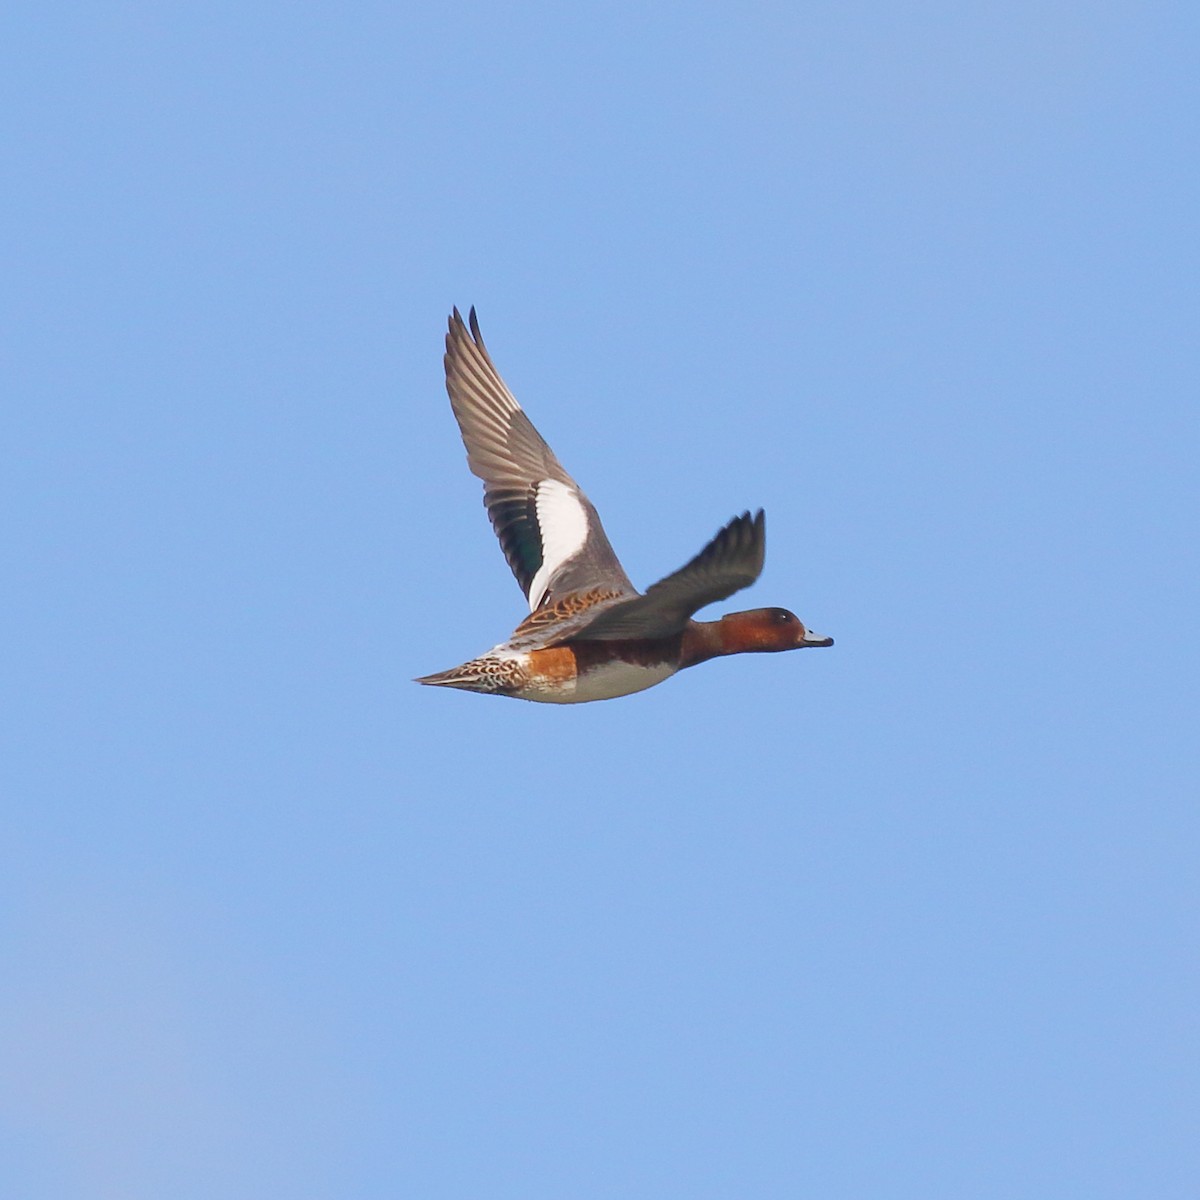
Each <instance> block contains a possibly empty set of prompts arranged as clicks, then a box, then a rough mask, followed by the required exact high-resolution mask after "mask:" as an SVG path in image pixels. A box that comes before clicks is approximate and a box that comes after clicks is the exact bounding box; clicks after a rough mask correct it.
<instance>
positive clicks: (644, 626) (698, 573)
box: [570, 508, 766, 641]
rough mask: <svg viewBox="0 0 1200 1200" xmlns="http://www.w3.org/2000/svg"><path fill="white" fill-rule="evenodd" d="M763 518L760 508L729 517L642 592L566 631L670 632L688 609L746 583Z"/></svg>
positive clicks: (753, 575)
mask: <svg viewBox="0 0 1200 1200" xmlns="http://www.w3.org/2000/svg"><path fill="white" fill-rule="evenodd" d="M765 554H766V518H765V516H764V515H763V511H762V509H761V508H760V509H759V510H758V512H757V513H755V514H754V516H751V515H750V514H749V513H748V512H747V513H742V515H741V516H740V517H734V518H733V520H732V521H730V522H729V524H728V525H726V526H725V528H724V529H722V530H721V531H720V532H719V533H718V534H717V535H716V537H714V538H713V539H712V541H711V542H709V543H708V545H707V546H705V547H704V549H703V550H701V551H700V553H699V554H697V555H696V557H695V558H693V559H692V560H691V562H689V563H688V564H687V565H686V566H683V567H680V568H679V570H678V571H675V572H674V573H672V574H670V575H668V576H667V577H666V578H665V579H660V580H659V581H658V583H656V584H654V585H652V586H651V587H649V588H647V589H646V594H645V595H644V596H634V597H632V598H631V599H628V600H613V601H609V602H608V603H607V604H605V605H604V606H603V607H600V608H597V609H596V610H595V615H594V616H593V617H591V619H586V618H585V619H582V620H579V621H576V622H575V623H574V624H573V628H572V630H571V634H570V636H571V637H573V638H579V639H583V640H587V641H593V640H594V641H613V640H619V639H625V638H659V637H670V636H672V635H673V634H676V633H679V632H681V631H682V630H683V628H684V626H686V625H687V623H688V621H689V620H690V619H691V616H692V614H693V613H694V612H697V611H698V610H699V609H701V608H703V607H704V606H705V605H706V604H712V603H714V602H715V601H717V600H724V599H726V598H727V597H729V596H732V595H733V593H734V592H737V591H740V590H741V589H742V588H744V587H749V586H750V585H751V584H752V583H753V582H754V581H755V580H756V579H757V578H758V577H759V575H760V574H761V573H762V569H763V558H764V556H765Z"/></svg>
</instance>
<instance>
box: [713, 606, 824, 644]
mask: <svg viewBox="0 0 1200 1200" xmlns="http://www.w3.org/2000/svg"><path fill="white" fill-rule="evenodd" d="M718 625H719V626H720V634H721V641H722V643H724V645H725V647H726V651H725V652H726V653H727V654H764V653H774V652H775V651H778V650H801V649H803V648H804V647H805V646H832V645H833V638H830V637H821V635H820V634H818V633H813V632H812V631H811V630H810V629H807V628H805V625H804V622H803V621H801V620H800V618H799V617H798V616H796V614H795V613H792V612H788V610H787V609H786V608H751V609H748V610H747V611H745V612H735V613H727V614H726V615H725V616H723V617H722V618H721V619H720V621H719V622H718Z"/></svg>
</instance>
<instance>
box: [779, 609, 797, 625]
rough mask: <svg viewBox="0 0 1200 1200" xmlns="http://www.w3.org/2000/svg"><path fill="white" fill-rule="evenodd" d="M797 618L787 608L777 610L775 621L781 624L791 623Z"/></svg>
mask: <svg viewBox="0 0 1200 1200" xmlns="http://www.w3.org/2000/svg"><path fill="white" fill-rule="evenodd" d="M795 619H796V618H795V617H793V616H792V614H791V613H790V612H788V610H787V609H786V608H777V609H776V610H775V621H776V623H777V624H779V625H790V624H791V623H792V622H793V621H794V620H795Z"/></svg>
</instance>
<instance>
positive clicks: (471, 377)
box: [446, 308, 637, 611]
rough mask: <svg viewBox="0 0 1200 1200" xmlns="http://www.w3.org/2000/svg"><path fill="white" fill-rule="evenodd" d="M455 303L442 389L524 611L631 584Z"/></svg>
mask: <svg viewBox="0 0 1200 1200" xmlns="http://www.w3.org/2000/svg"><path fill="white" fill-rule="evenodd" d="M468 319H469V321H470V329H469V330H468V328H467V325H466V324H465V323H464V321H463V319H462V317H461V316H460V315H459V312H458V309H457V308H456V309H455V310H454V312H453V314H452V315H451V317H450V329H449V332H448V333H447V334H446V391H447V392H448V393H449V394H450V405H451V407H452V408H453V409H454V416H455V418H456V419H457V420H458V427H459V429H460V430H461V431H462V439H463V443H464V445H465V446H466V448H467V462H468V464H469V465H470V467H471V470H472V471H473V472H474V473H475V474H476V475H478V476H479V478H480V479H482V480H483V502H484V504H485V505H486V507H487V510H488V516H489V517H490V518H491V521H492V528H493V529H495V531H496V536H497V537H498V538H499V539H500V546H501V548H502V549H503V551H504V557H505V558H506V559H508V565H509V566H510V567H511V568H512V573H513V574H514V575H515V576H516V579H517V583H519V584H520V585H521V590H522V591H523V592H524V593H525V597H526V599H527V600H528V601H529V607H530V610H531V611H533V610H536V609H537V608H539V606H541V605H542V604H546V603H554V602H556V601H558V600H560V599H561V598H562V597H564V596H566V595H568V594H570V593H572V592H582V591H589V590H591V589H594V588H607V589H609V590H610V591H613V592H617V593H620V594H626V593H627V594H628V595H630V596H636V595H637V592H636V591H635V590H634V587H633V585H632V584H631V583H630V582H629V577H628V576H627V575H626V574H625V572H624V570H623V569H622V567H621V564H620V562H619V561H618V560H617V556H616V555H615V554H614V553H613V548H612V546H610V545H609V542H608V538H607V537H606V536H605V533H604V527H603V526H602V525H601V524H600V517H599V515H598V514H597V512H596V510H595V508H594V507H593V506H592V503H591V501H590V500H588V498H587V497H586V496H585V495H584V494H583V491H582V490H581V489H580V487H579V485H578V484H577V483H576V482H575V480H573V479H572V478H571V476H570V475H568V474H567V472H566V471H565V470H563V467H562V464H561V463H560V462H559V461H558V459H557V458H555V457H554V452H553V451H552V450H551V449H550V447H549V446H547V445H546V443H545V442H544V441H543V440H542V437H541V435H540V434H539V433H538V431H537V430H536V429H534V427H533V423H532V422H531V421H530V420H529V418H528V417H527V416H526V415H525V414H524V412H522V411H521V406H520V405H519V404H518V403H517V401H516V399H515V398H514V397H513V394H512V392H510V391H509V390H508V388H507V387H506V386H505V384H504V380H503V379H501V378H500V373H499V371H497V370H496V367H495V365H494V364H493V362H492V359H491V355H489V354H488V352H487V348H486V347H485V346H484V344H483V338H482V337H481V336H480V333H479V322H478V321H477V320H476V318H475V310H474V309H473V308H472V309H471V312H470V315H469V318H468Z"/></svg>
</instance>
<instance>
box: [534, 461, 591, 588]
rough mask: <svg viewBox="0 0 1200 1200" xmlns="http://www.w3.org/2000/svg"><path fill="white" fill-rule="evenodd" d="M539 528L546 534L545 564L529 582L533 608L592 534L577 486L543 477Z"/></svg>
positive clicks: (538, 501) (539, 487)
mask: <svg viewBox="0 0 1200 1200" xmlns="http://www.w3.org/2000/svg"><path fill="white" fill-rule="evenodd" d="M535 503H536V505H537V520H538V529H539V530H540V531H541V535H542V565H541V566H540V567H538V571H537V574H536V575H535V576H534V577H533V581H532V582H531V583H530V585H529V611H530V612H533V611H534V610H535V609H536V608H537V606H538V605H539V604H541V602H542V601H543V600H544V599H545V598H546V591H547V589H548V588H549V586H550V580H551V579H552V578H553V577H554V575H555V572H557V571H558V569H559V567H561V566H562V565H563V563H565V562H566V561H567V559H569V558H571V557H572V556H573V555H575V554H578V553H579V551H580V550H582V549H583V544H584V543H585V542H586V541H587V536H588V519H587V510H586V509H585V508H584V507H583V505H582V504H581V503H580V501H579V497H578V496H577V495H576V494H575V489H574V488H572V487H570V486H568V485H567V484H565V483H560V482H559V481H558V480H557V479H543V480H542V481H541V482H540V483H539V484H538V485H537V490H536V492H535Z"/></svg>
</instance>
